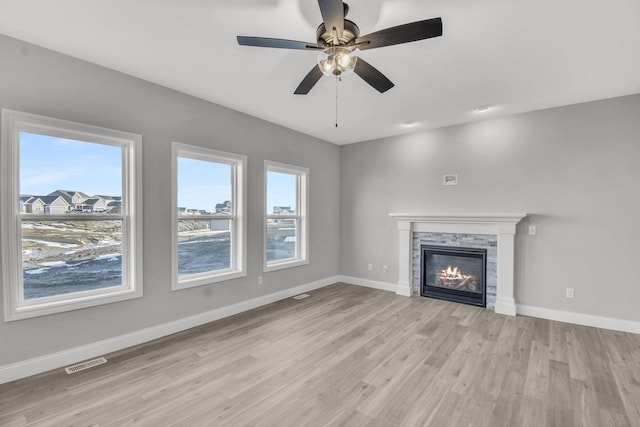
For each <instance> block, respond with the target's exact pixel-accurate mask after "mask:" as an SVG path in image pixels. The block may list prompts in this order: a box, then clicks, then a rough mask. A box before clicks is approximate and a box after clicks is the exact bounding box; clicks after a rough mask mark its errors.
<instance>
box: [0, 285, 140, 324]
mask: <svg viewBox="0 0 640 427" xmlns="http://www.w3.org/2000/svg"><path fill="white" fill-rule="evenodd" d="M140 297H142V289H141V288H140V289H135V290H131V289H127V290H121V291H117V292H110V293H108V294H105V293H100V294H96V293H95V292H93V293H91V294H85V295H80V294H77V295H75V296H74V297H73V298H68V299H60V300H57V301H51V300H43V301H42V302H37V300H34V301H30V302H28V303H25V304H21V305H18V306H17V307H15V308H14V307H5V309H6V310H5V321H7V322H11V321H13V320H22V319H29V318H32V317H40V316H46V315H49V314H55V313H63V312H66V311H73V310H79V309H81V308H88V307H95V306H98V305H103V304H110V303H114V302H120V301H126V300H129V299H134V298H140Z"/></svg>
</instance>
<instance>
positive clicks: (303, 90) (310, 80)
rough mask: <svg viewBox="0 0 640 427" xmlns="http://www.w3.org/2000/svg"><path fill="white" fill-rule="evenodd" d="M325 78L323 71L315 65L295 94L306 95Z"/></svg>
mask: <svg viewBox="0 0 640 427" xmlns="http://www.w3.org/2000/svg"><path fill="white" fill-rule="evenodd" d="M322 76H323V74H322V71H320V68H319V67H318V66H317V65H314V66H313V68H312V69H311V71H309V74H307V75H306V76H305V78H304V79H302V81H301V82H300V84H299V85H298V87H297V89H296V91H295V92H293V93H294V94H295V95H306V94H308V93H309V91H310V90H311V89H313V87H314V86H315V85H316V83H318V80H320V78H321V77H322Z"/></svg>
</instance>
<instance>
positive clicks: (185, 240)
mask: <svg viewBox="0 0 640 427" xmlns="http://www.w3.org/2000/svg"><path fill="white" fill-rule="evenodd" d="M172 151H173V155H172V159H173V166H172V168H173V191H172V199H173V208H172V212H173V214H172V218H173V221H172V222H173V233H172V236H173V244H172V264H173V281H172V290H179V289H185V288H191V287H194V286H201V285H206V284H211V283H215V282H221V281H226V280H231V279H235V278H238V277H243V276H246V275H247V272H246V237H245V236H246V221H245V206H246V162H247V159H246V156H243V155H239V154H233V153H226V152H222V151H217V150H212V149H208V148H203V147H196V146H192V145H186V144H181V143H178V142H174V143H173V145H172Z"/></svg>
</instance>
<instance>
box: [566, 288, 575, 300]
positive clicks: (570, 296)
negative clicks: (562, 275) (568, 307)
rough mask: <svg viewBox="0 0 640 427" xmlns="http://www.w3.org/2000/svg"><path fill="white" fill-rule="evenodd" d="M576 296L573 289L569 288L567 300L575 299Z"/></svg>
mask: <svg viewBox="0 0 640 427" xmlns="http://www.w3.org/2000/svg"><path fill="white" fill-rule="evenodd" d="M574 295H575V294H574V291H573V288H567V291H566V297H567V298H573V296H574Z"/></svg>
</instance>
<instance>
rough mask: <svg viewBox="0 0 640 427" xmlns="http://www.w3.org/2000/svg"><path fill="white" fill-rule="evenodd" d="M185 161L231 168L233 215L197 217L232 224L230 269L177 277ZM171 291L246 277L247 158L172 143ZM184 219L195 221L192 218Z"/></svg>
mask: <svg viewBox="0 0 640 427" xmlns="http://www.w3.org/2000/svg"><path fill="white" fill-rule="evenodd" d="M179 157H184V158H189V159H194V160H202V161H208V162H215V163H224V164H228V165H230V166H231V198H232V200H231V209H232V211H231V214H230V215H224V216H222V215H198V216H197V217H195V219H203V220H207V219H217V220H229V222H230V224H231V225H230V230H231V266H230V267H229V268H228V269H224V270H215V271H207V272H203V273H197V274H190V275H188V276H183V277H179V276H178V220H179V219H181V218H182V217H181V216H180V215H178V158H179ZM171 161H172V164H171V176H172V186H171V212H172V213H171V222H172V232H171V236H172V242H171V262H172V281H171V290H173V291H177V290H181V289H188V288H193V287H195V286H203V285H208V284H212V283H217V282H222V281H227V280H232V279H237V278H239V277H245V276H246V275H247V268H246V264H247V261H246V260H247V237H246V236H247V225H246V220H245V217H246V214H245V206H246V205H247V199H246V197H247V196H246V195H247V166H246V165H247V156H244V155H241V154H234V153H227V152H224V151H218V150H213V149H210V148H204V147H198V146H194V145H187V144H182V143H180V142H175V141H174V142H173V143H172V144H171ZM185 218H190V219H194V217H192V216H185Z"/></svg>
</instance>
